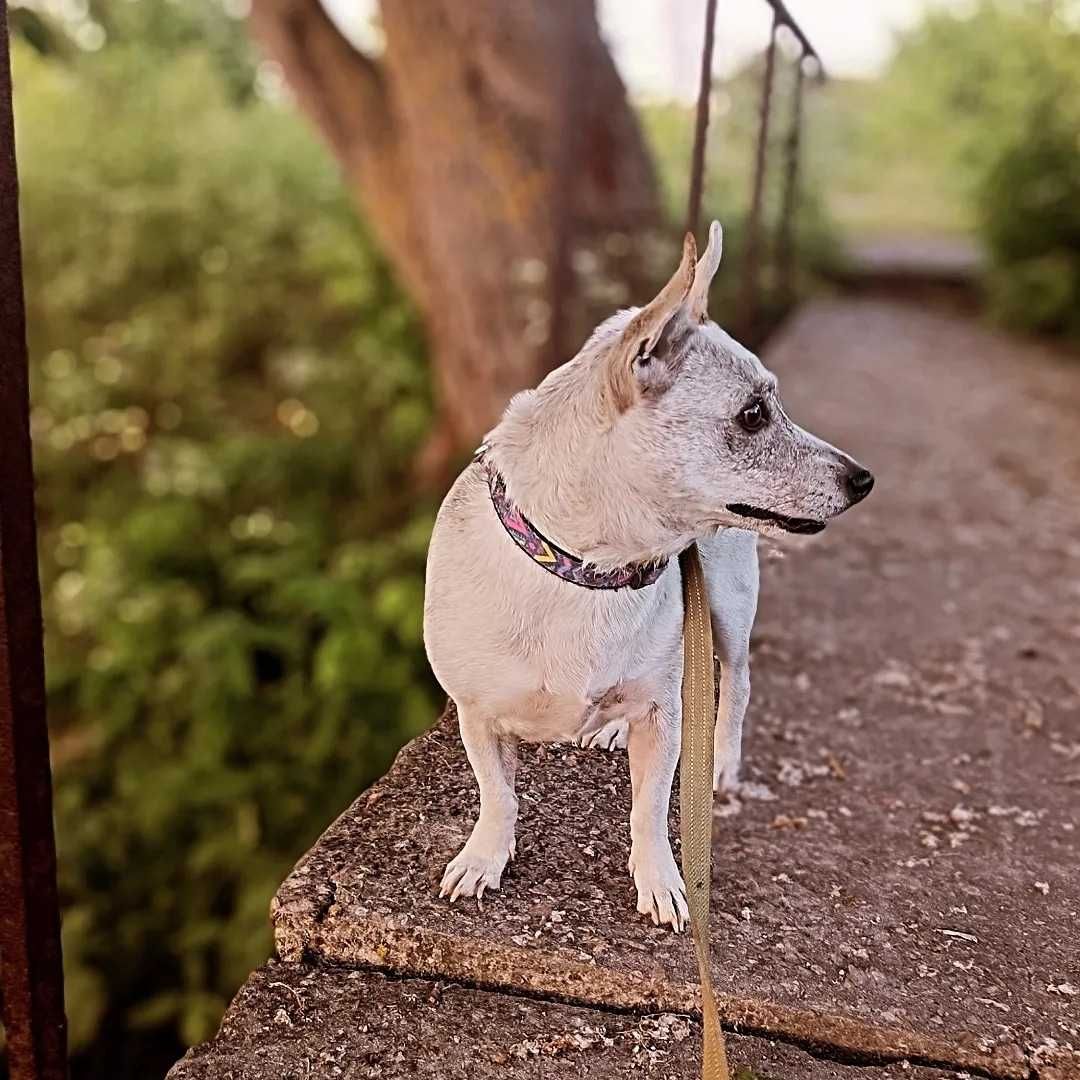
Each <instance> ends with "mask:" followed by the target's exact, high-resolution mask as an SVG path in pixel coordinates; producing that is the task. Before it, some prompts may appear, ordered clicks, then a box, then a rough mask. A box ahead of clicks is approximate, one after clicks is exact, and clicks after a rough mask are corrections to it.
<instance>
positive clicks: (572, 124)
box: [539, 4, 595, 375]
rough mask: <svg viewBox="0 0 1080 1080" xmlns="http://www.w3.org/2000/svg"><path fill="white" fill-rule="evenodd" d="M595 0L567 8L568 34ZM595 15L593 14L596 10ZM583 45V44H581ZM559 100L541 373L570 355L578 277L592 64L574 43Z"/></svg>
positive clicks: (573, 39) (587, 14) (565, 59)
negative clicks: (582, 171)
mask: <svg viewBox="0 0 1080 1080" xmlns="http://www.w3.org/2000/svg"><path fill="white" fill-rule="evenodd" d="M590 12H592V5H591V4H585V5H574V4H571V5H570V6H569V7H568V8H567V9H566V12H565V14H564V16H563V17H564V18H566V19H569V20H570V24H571V32H570V33H568V34H567V40H569V41H571V42H576V41H580V40H581V35H580V34H578V33H577V31H576V29H574V28H573V27H574V22H575V20H583V19H587V18H589V17H590ZM592 17H595V16H592ZM578 51H579V50H578ZM560 75H561V82H560V87H559V88H560V91H561V92H560V95H559V97H560V101H559V109H560V112H561V113H562V139H561V142H560V144H559V147H558V151H557V154H556V161H555V175H554V178H553V182H552V199H551V206H552V234H553V235H552V250H551V265H550V267H549V269H548V337H547V342H546V343H545V344H546V348H545V350H544V353H543V354H541V356H540V359H541V360H543V361H544V366H543V370H541V371H540V372H539V374H540V375H545V374H547V372H549V371H553V370H554V369H555V368H557V367H558V366H559V365H560V364H563V363H565V362H566V361H567V360H569V359H570V357H569V356H567V355H566V352H567V337H568V333H567V326H566V323H567V321H568V319H569V317H570V309H571V307H572V303H571V301H572V299H573V296H574V294H575V292H576V291H577V290H576V281H575V278H574V250H573V249H574V241H575V239H576V238H577V225H578V220H577V214H576V212H575V211H576V209H577V205H578V199H579V197H580V191H579V189H578V186H577V185H576V184H575V181H576V180H577V179H578V173H579V163H580V161H581V153H582V150H583V146H584V141H585V139H584V136H585V132H584V131H583V130H582V128H583V118H584V115H585V109H584V107H583V103H584V102H585V101H586V100H587V99H588V86H589V83H588V80H589V77H590V72H589V70H588V65H586V64H584V63H582V62H581V57H580V56H578V55H576V51H575V50H574V49H569V50H567V53H566V55H565V56H564V57H563V68H562V71H561V72H560Z"/></svg>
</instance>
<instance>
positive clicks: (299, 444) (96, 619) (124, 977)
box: [15, 44, 435, 1077]
mask: <svg viewBox="0 0 1080 1080" xmlns="http://www.w3.org/2000/svg"><path fill="white" fill-rule="evenodd" d="M15 60H16V86H17V94H18V100H17V113H18V119H19V131H18V136H19V139H18V150H19V155H20V166H21V172H22V181H23V183H22V192H23V228H24V255H25V269H26V286H27V300H28V320H29V328H30V344H31V356H32V396H33V419H32V422H33V430H34V439H35V448H36V467H37V472H38V480H39V515H40V542H41V560H42V575H43V595H44V605H45V613H46V648H47V660H48V679H49V686H48V689H49V700H50V714H51V724H52V732H53V739H54V754H55V767H56V782H57V795H56V813H57V829H58V843H59V848H60V867H61V891H62V901H63V907H64V948H65V965H66V971H67V979H68V1009H69V1013H70V1018H71V1025H72V1036H73V1048H74V1049H75V1050H76V1051H77V1052H79V1053H80V1054H81V1056H80V1057H78V1058H77V1063H78V1066H79V1067H78V1068H77V1070H76V1071H77V1072H78V1073H80V1074H81V1075H83V1076H88V1075H102V1076H104V1075H109V1076H110V1077H112V1076H117V1075H127V1074H129V1073H130V1074H133V1075H134V1074H136V1073H137V1074H139V1075H143V1074H147V1075H151V1074H155V1073H156V1074H158V1075H160V1074H161V1072H162V1071H163V1069H164V1066H166V1065H167V1064H168V1062H169V1061H170V1060H171V1059H172V1058H175V1056H177V1052H178V1050H179V1048H180V1046H181V1044H186V1043H191V1042H194V1041H196V1040H198V1039H201V1038H204V1037H205V1036H207V1035H209V1034H210V1033H211V1032H212V1031H213V1029H214V1026H215V1025H216V1023H217V1020H218V1018H219V1016H220V1013H221V1010H222V1007H223V1005H224V1004H225V1002H226V1001H227V1000H228V998H229V997H230V995H231V994H232V993H233V992H234V991H235V989H236V987H237V985H238V984H239V982H240V981H241V980H242V979H243V978H244V977H245V976H246V974H247V973H248V971H250V969H251V968H252V967H253V966H255V965H256V964H257V963H258V962H260V961H261V959H262V958H263V957H264V956H265V955H266V953H267V950H268V947H269V935H268V928H267V917H266V912H267V905H268V902H269V898H270V896H271V894H272V892H273V890H274V888H275V887H276V886H277V884H278V883H279V882H280V880H281V878H282V877H283V875H284V873H285V872H287V870H288V869H289V867H290V865H291V863H292V862H293V861H294V859H295V858H296V856H297V855H298V854H299V853H300V852H302V851H303V850H304V849H305V848H306V846H308V845H309V844H310V843H311V841H312V840H313V839H314V838H315V837H316V836H317V834H318V833H319V831H320V830H321V829H322V828H323V827H324V826H325V825H326V824H327V822H328V821H330V820H331V819H332V818H333V816H334V815H335V814H336V813H337V812H339V811H340V810H341V809H342V808H343V806H344V805H345V804H346V803H347V802H348V801H349V800H350V799H351V798H353V797H354V796H355V795H356V794H357V793H358V792H359V791H360V790H361V789H362V788H363V787H364V786H365V785H366V784H367V783H368V782H369V781H370V780H371V779H372V778H374V777H375V776H377V775H378V774H379V773H380V772H381V771H382V770H383V769H384V768H385V766H386V765H387V763H388V760H389V757H390V755H391V754H392V753H393V752H394V750H395V749H396V748H397V746H398V745H399V744H400V743H401V741H402V740H403V739H405V738H407V737H409V736H411V735H412V734H414V733H416V732H418V731H420V730H421V729H422V728H423V727H424V726H425V725H426V724H427V723H428V722H429V720H430V718H431V716H432V715H433V709H434V707H435V692H434V687H433V685H432V684H431V682H430V676H429V675H428V673H427V667H426V664H425V662H424V659H423V652H422V646H421V625H420V623H421V608H422V603H421V597H422V587H423V579H422V575H423V558H424V552H425V549H426V543H427V537H428V534H429V531H430V524H431V514H430V508H425V509H423V510H421V511H419V512H418V511H416V509H415V500H414V499H413V498H412V496H411V495H410V494H409V492H408V485H407V483H406V480H407V469H408V466H409V462H410V460H411V458H412V456H413V454H414V452H415V450H416V448H417V446H418V444H419V442H420V440H421V438H422V437H423V435H424V434H425V432H426V429H427V426H428V420H429V405H428V375H427V372H426V370H425V367H424V364H423V362H422V359H421V358H422V347H421V341H420V338H419V335H418V331H417V324H416V321H415V319H414V317H413V315H412V312H411V311H410V309H409V308H408V306H407V304H406V303H405V302H404V301H403V300H402V298H401V296H400V294H399V292H398V291H397V289H396V288H395V287H394V284H393V282H392V281H391V279H390V276H389V273H388V271H387V268H386V266H385V264H384V263H383V262H382V260H381V259H380V258H379V257H378V255H377V254H376V253H375V251H374V249H373V246H372V243H371V241H370V239H369V237H368V236H367V234H366V233H365V231H364V230H363V228H362V227H361V226H360V224H359V223H358V222H357V220H356V218H355V216H354V215H353V213H352V211H351V209H350V206H349V201H348V198H347V196H346V194H345V193H344V192H343V191H342V189H341V184H340V181H339V179H338V177H337V175H336V173H335V170H334V168H333V166H332V165H331V163H330V162H329V160H328V158H327V156H326V155H325V154H324V153H323V151H322V149H321V148H320V146H318V145H317V144H316V143H315V142H314V141H313V139H312V137H311V136H309V134H308V132H307V129H306V127H305V126H304V125H303V122H302V121H301V120H300V119H299V118H296V117H294V116H293V115H292V114H291V113H290V112H287V111H285V110H281V109H278V108H275V107H273V106H271V105H268V104H266V103H264V102H261V101H259V100H258V99H257V98H256V97H254V96H253V95H243V94H238V93H237V92H236V86H235V83H234V82H231V81H230V78H229V76H228V74H227V73H224V72H223V70H222V68H221V66H220V65H219V64H217V63H216V62H214V61H213V60H211V59H208V58H207V55H205V54H201V53H195V52H192V51H191V50H187V49H180V50H179V51H177V52H174V53H173V54H172V55H171V56H170V57H169V58H168V59H166V58H165V57H164V55H163V54H162V53H160V52H159V53H149V52H147V51H146V50H145V49H143V50H139V49H137V48H135V47H134V46H131V47H129V46H125V45H123V44H110V46H109V47H108V48H106V49H104V50H103V51H102V52H100V53H98V54H97V55H95V56H93V57H88V56H73V57H68V58H58V57H55V56H54V57H52V58H43V57H40V56H38V55H35V54H33V53H31V52H30V51H29V50H26V49H22V50H19V51H17V53H16V57H15ZM133 88H137V89H133Z"/></svg>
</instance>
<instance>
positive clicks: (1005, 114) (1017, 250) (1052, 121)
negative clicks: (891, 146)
mask: <svg viewBox="0 0 1080 1080" xmlns="http://www.w3.org/2000/svg"><path fill="white" fill-rule="evenodd" d="M878 106H879V107H878V110H877V115H878V124H879V125H884V124H888V125H890V126H891V127H892V128H893V135H892V140H893V142H894V143H895V142H896V141H897V140H902V141H903V142H904V143H905V144H906V146H907V148H908V149H907V151H906V152H907V153H908V154H909V155H910V148H911V146H912V145H915V146H916V147H918V148H919V149H920V151H921V156H922V157H923V158H925V159H936V160H937V162H938V163H939V165H944V166H945V169H944V171H943V172H942V173H941V175H943V176H944V177H946V178H947V182H948V183H949V184H950V185H951V186H953V188H954V189H955V190H957V191H960V192H962V193H963V194H964V196H965V197H966V198H967V199H968V200H969V201H970V202H971V204H972V205H973V206H974V209H975V224H976V227H977V229H978V231H979V233H980V235H981V236H982V238H983V240H984V242H985V244H986V247H987V250H988V252H989V254H990V257H991V270H990V274H989V281H988V285H989V298H990V301H991V305H992V308H993V310H994V311H995V313H996V314H998V315H999V316H1000V317H1002V318H1003V319H1004V320H1005V321H1006V322H1008V323H1010V324H1011V325H1014V326H1018V327H1020V328H1022V329H1027V330H1038V331H1051V332H1067V333H1071V334H1074V335H1076V334H1080V137H1078V133H1080V9H1078V8H1077V6H1076V5H1075V4H1074V3H1058V4H1047V3H1045V2H1041V0H980V2H979V3H978V4H976V5H975V6H974V7H973V8H972V9H971V10H969V11H967V12H961V13H950V12H948V11H933V12H931V13H930V14H929V15H928V16H927V18H926V19H925V20H924V21H923V22H922V23H921V24H920V25H919V26H918V27H917V28H916V29H914V30H913V31H911V32H910V33H909V34H908V35H907V37H906V38H905V39H904V41H903V42H902V45H901V48H900V50H899V52H898V54H897V57H896V59H895V61H894V63H893V65H892V67H891V69H890V71H889V73H888V76H887V78H886V80H885V82H884V84H883V86H882V88H881V91H880V95H879V101H878ZM881 144H882V145H885V143H884V141H883V140H882V141H881Z"/></svg>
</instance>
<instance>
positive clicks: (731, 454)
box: [597, 222, 874, 535]
mask: <svg viewBox="0 0 1080 1080" xmlns="http://www.w3.org/2000/svg"><path fill="white" fill-rule="evenodd" d="M722 243H723V237H722V232H721V229H720V225H719V224H718V223H717V222H713V224H712V227H711V229H710V230H709V244H708V247H707V248H706V250H705V253H704V254H703V255H702V257H701V260H700V262H695V260H696V249H695V245H694V240H693V237H692V236H690V235H687V237H686V242H685V244H684V246H683V256H682V262H681V263H680V265H679V268H678V270H676V272H675V274H674V276H673V277H672V278H671V280H670V281H669V282H668V283H667V284H666V285H665V286H664V288H663V289H661V290H660V292H659V294H658V295H657V296H656V298H655V299H654V300H653V301H652V302H651V303H649V304H648V305H647V306H646V307H644V308H641V309H639V310H637V311H631V312H623V313H621V314H620V315H617V316H615V317H614V318H613V319H612V320H609V322H608V323H607V324H606V326H605V327H602V328H601V330H600V332H598V335H597V339H598V340H601V341H606V342H609V343H610V344H609V346H608V348H607V349H606V350H605V351H604V356H603V361H602V364H603V372H604V379H605V386H606V393H607V396H608V398H609V404H610V407H611V410H612V412H613V414H614V417H615V419H614V424H615V434H616V435H617V437H618V438H619V441H620V444H621V445H622V446H623V447H624V449H626V450H627V451H628V455H620V457H621V458H623V461H624V462H625V460H626V457H627V456H630V457H632V458H633V460H632V461H631V462H630V463H629V467H633V468H637V469H641V470H643V471H645V472H646V473H648V474H649V480H650V481H651V483H650V487H651V488H653V490H660V491H663V492H665V501H668V500H670V503H669V506H670V510H671V513H672V515H673V516H674V517H676V518H678V519H679V520H680V523H681V524H682V525H684V526H685V527H687V528H688V529H689V530H691V531H694V532H697V531H700V530H703V529H706V528H709V527H715V526H736V527H740V528H746V529H753V530H756V531H758V532H762V533H766V534H773V535H775V534H777V533H783V532H790V533H816V532H820V531H821V530H822V529H823V528H824V527H825V522H826V521H827V520H828V519H829V518H831V517H835V516H836V515H837V514H840V513H843V511H845V510H847V509H848V508H849V507H850V506H853V505H854V504H855V503H857V502H859V501H860V500H861V499H863V498H865V497H866V496H867V495H868V494H869V493H870V489H871V487H873V483H874V478H873V476H872V475H871V474H870V473H869V472H868V471H867V470H866V469H864V468H863V467H862V466H861V465H860V464H859V463H858V462H856V461H855V460H854V459H852V458H851V457H849V456H848V455H847V454H845V453H843V452H842V451H840V450H838V449H836V447H834V446H830V445H829V444H828V443H826V442H823V441H822V440H821V439H818V438H816V437H815V436H813V435H811V434H810V433H809V432H807V431H804V430H803V429H802V428H800V427H798V426H797V425H796V424H795V423H793V422H792V420H791V419H790V418H789V417H788V415H787V413H785V412H784V409H783V407H782V406H781V404H780V398H779V396H778V394H777V386H776V378H775V376H773V375H772V374H771V373H770V372H769V371H768V370H767V369H766V368H765V367H764V365H763V364H762V363H761V361H760V360H759V359H758V358H757V357H756V356H754V354H753V353H751V352H750V351H749V350H748V349H746V348H744V347H743V346H742V345H740V344H739V343H738V342H737V341H735V340H734V339H733V338H731V337H730V336H729V335H728V334H726V333H725V332H724V331H723V330H722V329H721V328H720V327H719V326H717V325H716V324H715V323H714V322H712V321H711V320H710V319H709V316H708V310H707V302H708V292H709V284H710V282H711V281H712V278H713V275H714V274H715V273H716V269H717V267H718V266H719V264H720V254H721V248H722Z"/></svg>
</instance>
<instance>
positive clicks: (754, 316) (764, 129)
mask: <svg viewBox="0 0 1080 1080" xmlns="http://www.w3.org/2000/svg"><path fill="white" fill-rule="evenodd" d="M765 2H766V3H767V4H768V5H769V7H770V8H772V13H773V19H772V27H771V29H770V31H769V43H768V45H767V46H766V48H765V68H764V74H763V76H762V88H761V106H760V111H759V119H758V132H757V143H756V145H755V148H754V172H753V177H752V182H751V183H752V186H751V196H750V210H749V213H748V215H747V219H746V236H745V241H744V250H743V260H744V264H743V277H742V286H741V290H740V298H739V300H740V302H739V323H740V330H741V331H742V332H743V333H744V334H747V335H749V336H751V337H752V336H754V335H755V332H756V330H757V329H758V325H757V324H758V313H759V307H760V299H761V263H762V260H761V249H762V244H763V237H762V218H763V212H764V202H765V179H766V173H767V169H768V161H769V153H768V150H769V130H770V124H771V118H772V98H773V87H774V85H775V82H776V61H777V38H778V36H779V35H780V34H781V33H782V32H784V31H786V32H788V33H790V34H791V35H792V37H793V39H794V42H795V45H796V49H797V54H796V58H795V83H794V86H793V88H792V95H791V116H790V119H789V123H788V132H787V136H786V138H785V140H784V157H785V167H784V185H783V192H782V197H781V205H780V219H779V221H778V222H777V225H776V253H777V270H778V279H779V283H780V294H781V297H782V298H783V299H784V300H785V301H790V299H791V297H792V296H793V294H794V276H795V275H794V269H795V227H794V223H795V215H796V212H797V208H798V181H799V155H800V151H801V148H802V125H803V82H804V80H805V78H806V76H807V75H808V74H812V75H813V77H815V78H817V79H818V80H819V81H823V80H824V78H825V68H824V66H823V65H822V63H821V58H820V57H819V56H818V52H817V50H816V49H815V48H814V46H813V45H812V44H811V43H810V39H809V38H808V37H807V36H806V34H805V33H804V32H803V29H802V27H800V26H799V24H798V23H797V22H796V21H795V19H794V17H793V16H792V14H791V12H790V11H789V10H788V8H787V5H786V4H785V3H783V0H765ZM715 23H716V0H707V3H706V9H705V40H704V46H703V48H702V54H701V83H700V87H699V91H698V103H697V120H696V124H695V130H694V152H693V158H692V162H691V168H690V195H689V203H688V207H687V214H686V228H687V230H688V231H690V232H692V233H694V234H695V235H696V234H697V230H698V226H699V225H700V218H701V199H702V194H703V191H704V174H705V144H706V141H707V137H708V128H709V101H710V97H711V91H712V81H713V79H712V56H713V43H714V39H715Z"/></svg>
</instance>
